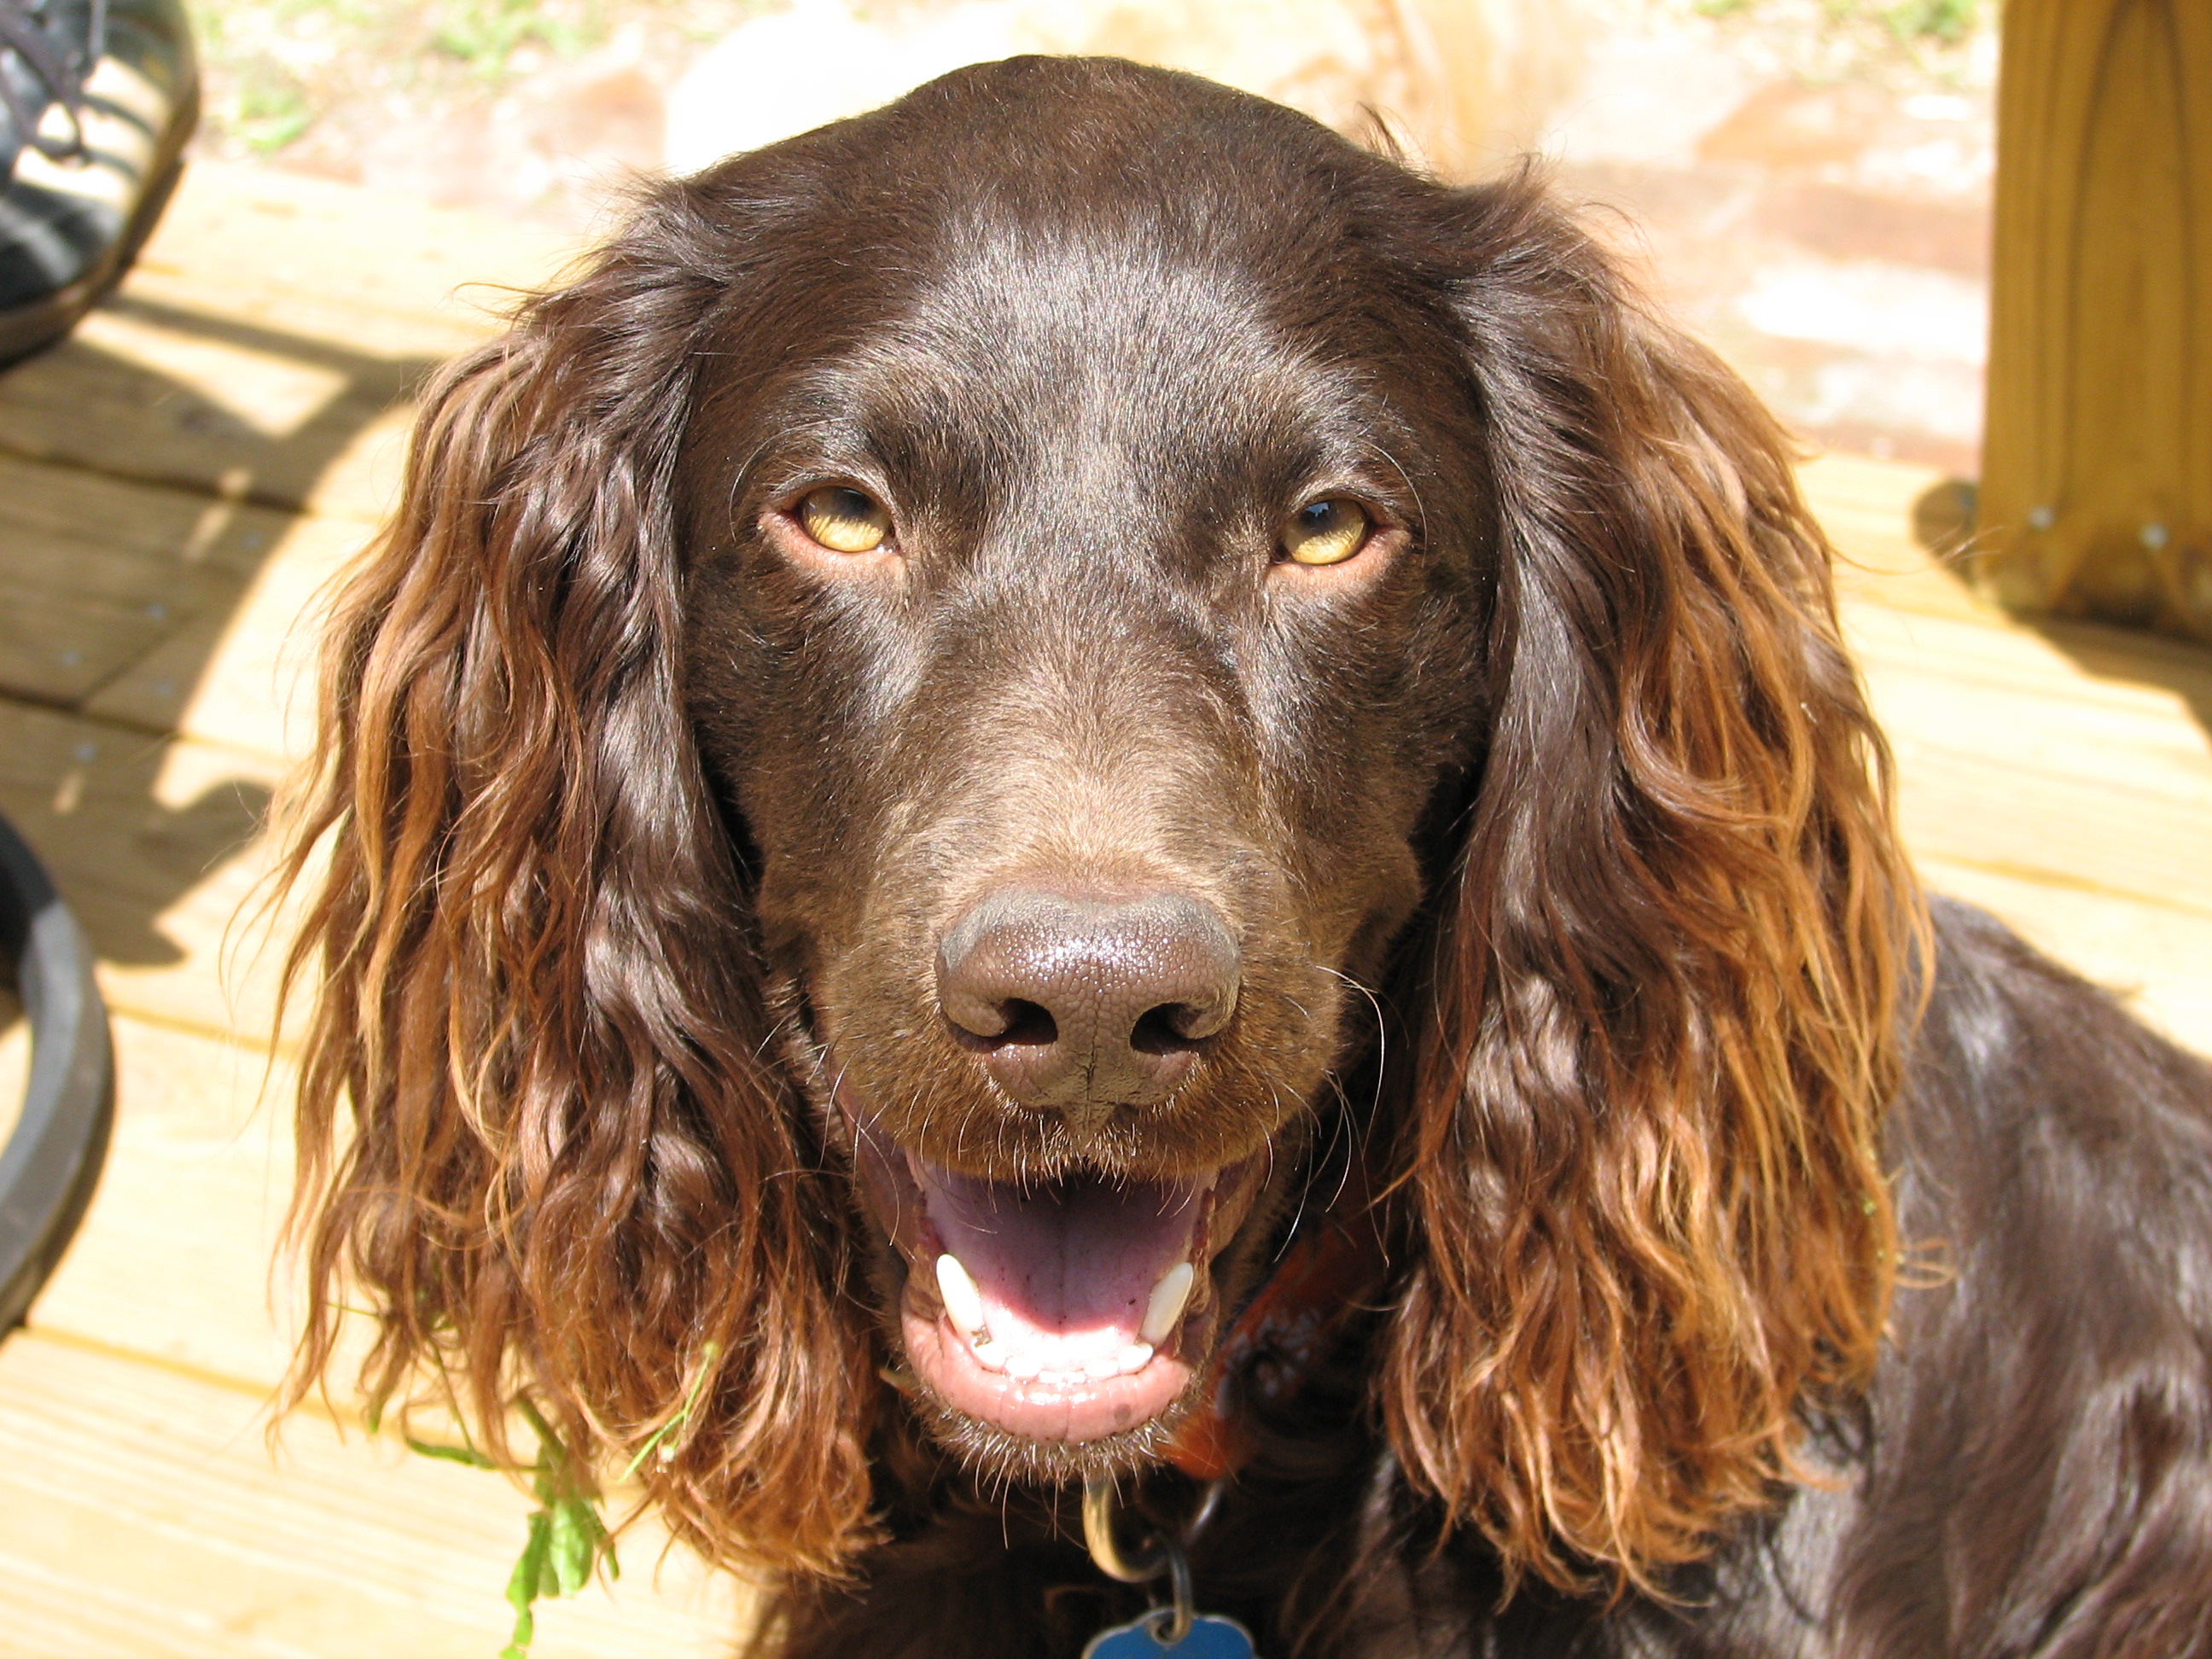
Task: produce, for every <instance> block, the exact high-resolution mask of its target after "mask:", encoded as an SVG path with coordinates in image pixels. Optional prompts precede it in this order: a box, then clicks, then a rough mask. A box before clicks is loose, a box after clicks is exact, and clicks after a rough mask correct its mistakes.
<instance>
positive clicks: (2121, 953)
mask: <svg viewBox="0 0 2212 1659" xmlns="http://www.w3.org/2000/svg"><path fill="white" fill-rule="evenodd" d="M1917 864H1918V866H1919V870H1920V874H1921V878H1922V879H1923V880H1924V881H1925V882H1927V884H1928V885H1929V887H1930V888H1932V889H1934V890H1936V891H1938V892H1943V893H1948V894H1949V895H1951V896H1953V897H1954V898H1961V899H1964V900H1966V902H1968V903H1969V904H1978V905H1980V906H1981V907H1982V908H1984V909H1985V910H1988V911H1990V912H1991V913H1992V914H1994V915H1999V916H2002V917H2003V918H2004V920H2005V921H2007V922H2008V923H2009V924H2010V925H2011V926H2012V927H2013V928H2014V929H2015V931H2017V932H2018V933H2020V935H2021V937H2022V938H2023V939H2027V941H2028V943H2029V944H2031V945H2034V946H2035V947H2036V948H2037V949H2039V950H2040V951H2045V952H2047V953H2048V954H2049V955H2051V957H2055V958H2057V960H2058V961H2060V962H2063V963H2065V964H2066V965H2067V966H2068V967H2069V968H2071V969H2074V971H2075V972H2076V973H2078V974H2080V975H2082V976H2083V977H2085V978H2087V979H2089V980H2093V981H2095V982H2096V983H2098V984H2100V985H2102V986H2104V987H2106V989H2107V990H2110V991H2113V992H2117V993H2118V994H2119V995H2120V996H2121V997H2122V998H2124V1000H2126V1001H2127V1003H2128V1005H2129V1006H2130V1008H2132V1009H2133V1010H2134V1011H2135V1012H2136V1014H2137V1015H2138V1016H2139V1017H2140V1018H2142V1019H2144V1020H2145V1021H2147V1022H2148V1024H2152V1025H2154V1026H2155V1027H2157V1028H2158V1029H2159V1030H2161V1031H2164V1032H2165V1033H2166V1035H2167V1036H2170V1037H2172V1038H2173V1040H2174V1041H2175V1042H2179V1043H2182V1044H2184V1045H2185V1046H2186V1047H2188V1048H2194V1049H2195V1050H2197V1053H2199V1054H2207V1055H2212V916H2205V915H2197V913H2195V912H2193V911H2186V910H2177V909H2175V908H2172V906H2171V905H2166V904H2153V903H2146V902H2143V901H2142V900H2141V899H2139V898H2136V897H2132V896H2126V895H2122V894H2117V893H2109V892H2102V891H2099V890H2094V889H2092V888H2089V887H2086V886H2084V887H2069V886H2067V885H2065V884H2063V883H2058V882H2054V881H2051V879H2049V878H2048V877H2047V876H2044V875H2037V876H2027V875H2022V874H2021V873H2019V872H2015V871H2010V870H2005V869H2001V868H1994V867H1989V866H1977V865H1972V864H1965V863H1960V862H1959V861H1958V860H1953V859H1947V858H1942V857H1941V856H1938V855H1935V854H1920V855H1919V856H1918V858H1917Z"/></svg>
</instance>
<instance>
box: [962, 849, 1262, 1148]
mask: <svg viewBox="0 0 2212 1659" xmlns="http://www.w3.org/2000/svg"><path fill="white" fill-rule="evenodd" d="M1237 969H1238V953H1237V940H1236V939H1235V937H1234V936H1233V935H1232V934H1231V933H1230V931H1229V929H1228V928H1227V927H1225V925H1224V924H1223V922H1222V921H1221V919H1220V917H1218V915H1215V914H1214V912H1213V910H1212V908H1211V907H1210V906H1208V905H1206V904H1203V903H1200V902H1199V901H1198V900H1196V899H1193V898H1188V897H1184V896H1181V895H1177V894H1173V893H1155V894H1151V895H1148V896H1145V897H1143V898H1133V899H1111V900H1096V899H1085V898H1077V897H1073V896H1070V895H1067V894H1064V893H1054V892H1049V891H1041V890H1036V889H1034V888H1008V889H1004V890H1000V891H999V892H995V893H992V894H990V895H988V896H986V897H984V898H983V899H981V900H980V901H979V902H977V903H976V904H975V906H974V907H973V908H970V909H969V911H968V913H967V914H966V915H963V916H962V917H961V918H960V920H959V921H957V922H955V923H954V924H953V925H952V927H951V929H949V930H948V931H947V932H946V933H945V938H944V940H943V942H942V943H940V944H939V945H938V947H937V997H938V1001H939V1004H940V1005H941V1006H943V1007H944V1010H945V1018H948V1019H949V1020H951V1022H952V1026H953V1029H954V1030H955V1031H956V1032H957V1033H958V1034H959V1036H960V1037H961V1039H962V1040H963V1042H966V1043H967V1044H968V1045H969V1046H970V1047H972V1048H976V1049H978V1050H980V1051H981V1054H982V1059H983V1064H984V1065H985V1066H987V1067H988V1068H989V1069H990V1073H991V1075H992V1076H993V1077H994V1078H995V1079H998V1082H999V1086H1000V1087H1001V1088H1002V1089H1004V1090H1005V1091H1006V1092H1007V1093H1008V1094H1009V1095H1011V1096H1012V1097H1013V1098H1014V1099H1016V1100H1018V1101H1019V1102H1021V1103H1023V1104H1024V1105H1025V1106H1042V1107H1050V1108H1054V1109H1058V1110H1060V1111H1063V1112H1070V1113H1073V1114H1076V1115H1087V1114H1086V1109H1088V1112H1089V1113H1095V1112H1097V1110H1098V1109H1102V1108H1109V1107H1112V1106H1116V1105H1143V1104H1146V1103H1150V1102H1152V1101H1157V1100H1158V1099H1160V1098H1161V1097H1164V1096H1165V1095H1166V1094H1167V1093H1168V1092H1169V1091H1170V1090H1172V1089H1173V1088H1174V1087H1175V1086H1176V1085H1177V1084H1178V1083H1180V1082H1182V1079H1183V1077H1184V1076H1185V1075H1186V1074H1187V1073H1188V1072H1189V1070H1190V1068H1191V1066H1192V1065H1193V1063H1194V1060H1195V1059H1196V1056H1197V1051H1198V1049H1199V1048H1200V1046H1201V1045H1202V1044H1203V1043H1204V1042H1205V1041H1206V1038H1208V1037H1210V1036H1213V1035H1214V1034H1215V1033H1216V1032H1218V1031H1219V1030H1221V1029H1222V1027H1224V1026H1225V1025H1226V1024H1229V1018H1230V1016H1231V1014H1233V1013H1234V1012H1236V1010H1237Z"/></svg>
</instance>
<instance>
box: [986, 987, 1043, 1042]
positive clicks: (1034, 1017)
mask: <svg viewBox="0 0 2212 1659" xmlns="http://www.w3.org/2000/svg"><path fill="white" fill-rule="evenodd" d="M999 1011H1000V1012H1001V1013H1002V1014H1004V1015H1005V1016H1006V1030H1002V1031H1000V1033H999V1035H998V1036H995V1037H994V1038H992V1039H991V1041H992V1042H994V1043H1009V1042H1011V1043H1016V1044H1018V1045H1021V1046H1023V1047H1026V1048H1040V1047H1042V1046H1043V1045H1044V1044H1046V1043H1048V1042H1058V1041H1059V1040H1060V1027H1059V1026H1058V1025H1057V1024H1054V1022H1053V1018H1052V1013H1051V1011H1050V1010H1048V1009H1046V1008H1043V1007H1041V1006H1038V1005H1037V1004H1036V1003H1034V1002H1024V1001H1023V1000H1021V999H1020V998H1019V997H1014V998H1012V999H1010V1000H1007V1001H1006V1002H1004V1003H1001V1004H1000V1010H999Z"/></svg>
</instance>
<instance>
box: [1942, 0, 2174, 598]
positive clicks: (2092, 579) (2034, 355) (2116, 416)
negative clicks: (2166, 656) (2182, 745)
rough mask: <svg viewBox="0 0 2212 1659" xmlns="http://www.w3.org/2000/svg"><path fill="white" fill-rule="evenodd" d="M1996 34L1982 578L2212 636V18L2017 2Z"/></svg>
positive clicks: (2144, 4)
mask: <svg viewBox="0 0 2212 1659" xmlns="http://www.w3.org/2000/svg"><path fill="white" fill-rule="evenodd" d="M2002 39H2003V52H2004V63H2003V72H2002V76H2000V78H1999V82H1998V107H1997V172H1996V197H1995V205H1996V214H1995V226H1994V231H1995V241H1994V257H1993V258H1992V262H1991V270H1990V367H1989V389H1988V390H1989V397H1988V408H1989V418H1988V422H1987V425H1988V436H1987V441H1986V444H1985V451H1986V455H1987V462H1986V465H1984V469H1983V490H1982V500H1981V505H1982V511H1981V514H1980V518H1981V523H1982V526H1983V527H1984V532H1985V538H1984V543H1983V545H1982V546H1981V548H1980V549H1979V550H1978V553H1977V556H1976V560H1977V564H1978V567H1979V572H1980V575H1981V578H1982V579H1983V580H1985V581H1986V582H1988V583H1989V585H1990V586H1991V587H1992V588H1993V590H1994V591H1995V592H1996V593H1997V594H1998V595H1999V596H2000V597H2002V599H2004V600H2005V601H2006V602H2007V603H2008V604H2010V605H2017V606H2020V607H2021V608H2022V609H2026V610H2034V611H2058V612H2062V613H2064V614H2068V615H2073V616H2093V617H2104V618H2106V619H2108V620H2111V621H2114V622H2120V623H2130V624H2134V625H2139V626H2149V627H2155V628H2159V629H2165V630H2167V631H2170V632H2172V633H2176V634H2179V635H2194V636H2196V637H2197V638H2200V639H2208V640H2212V337H2207V335H2206V334H2205V332H2204V331H2203V305H2204V292H2205V289H2204V284H2205V280H2206V278H2205V273H2206V271H2207V270H2212V214H2208V213H2206V212H2205V211H2204V206H2203V204H2204V202H2205V199H2206V196H2207V192H2208V191H2212V125H2208V124H2207V123H2206V122H2205V121H2204V120H2203V118H2202V115H2201V113H2200V112H2199V110H2200V106H2201V104H2202V101H2203V98H2204V97H2205V95H2206V94H2207V93H2208V92H2212V8H2207V7H2206V6H2205V5H2204V4H2203V3H2202V0H2008V5H2007V7H2006V10H2005V18H2004V29H2003V37H2002Z"/></svg>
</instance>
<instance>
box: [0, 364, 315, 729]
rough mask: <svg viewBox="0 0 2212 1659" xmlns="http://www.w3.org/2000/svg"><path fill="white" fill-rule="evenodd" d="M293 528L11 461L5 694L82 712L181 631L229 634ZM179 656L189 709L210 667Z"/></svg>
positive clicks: (179, 701)
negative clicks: (229, 623)
mask: <svg viewBox="0 0 2212 1659" xmlns="http://www.w3.org/2000/svg"><path fill="white" fill-rule="evenodd" d="M0 384H5V382H4V381H0ZM292 522H293V521H292V520H290V519H289V518H288V517H287V516H286V515H283V514H281V513H272V512H270V511H268V510H267V509H265V508H263V507H252V506H247V505H244V504H241V503H240V502H237V501H222V500H210V498H209V497H207V496H206V495H200V494H197V493H195V492H191V491H185V490H180V489H163V488H160V487H156V486H150V485H146V484H141V483H131V482H128V481H125V480H122V479H118V478H114V477H108V476H106V475H104V474H100V473H96V472H87V471H79V470H77V469H75V468H70V467H58V466H51V465H40V464H39V463H36V462H33V461H26V460H24V459H21V458H20V457H15V456H10V455H7V454H4V453H0V691H4V692H10V693H14V694H15V695H18V696H27V697H30V698H33V699H34V700H37V701H40V702H60V703H70V704H75V703H78V702H82V700H83V699H85V698H86V697H88V696H91V695H93V694H94V692H96V691H98V690H100V688H101V687H103V686H105V685H106V684H108V683H110V682H111V681H112V680H114V679H115V678H118V676H120V675H122V674H124V673H125V672H126V671H128V670H130V669H131V668H132V667H133V666H135V665H137V664H138V663H139V662H141V661H142V660H143V659H145V658H146V657H147V656H148V655H149V654H150V653H154V652H155V651H156V650H157V649H159V648H160V647H163V646H164V645H165V644H166V643H167V642H168V641H172V640H173V639H175V638H176V637H177V636H178V635H179V634H180V633H187V632H190V631H191V630H192V629H195V628H202V629H204V628H209V627H213V628H216V629H220V627H221V625H222V621H223V620H224V619H225V618H227V617H228V614H229V612H230V611H231V609H232V607H234V605H236V604H237V603H238V601H239V599H240V596H241V595H242V594H243V593H244V592H246V587H247V586H248V584H249V583H250V582H251V581H252V577H253V574H254V573H255V572H256V571H257V570H258V568H260V566H261V564H262V563H263V562H264V560H265V559H267V558H268V556H270V551H271V550H272V549H274V548H276V546H278V545H279V544H280V543H281V542H283V539H284V538H285V535H286V532H287V530H288V528H289V526H290V525H291V523H292ZM352 533H354V534H355V535H356V536H357V535H358V533H359V532H358V530H357V529H356V530H354V531H353V532H352ZM171 656H172V660H171V662H170V663H169V665H168V666H167V668H166V669H165V670H164V671H165V672H167V673H168V674H170V675H171V676H173V678H174V687H173V700H174V702H175V703H176V706H177V707H178V708H181V707H182V706H183V701H184V698H185V696H186V695H188V694H189V691H190V690H191V686H192V684H195V683H196V682H197V678H198V673H199V666H200V665H199V663H197V662H186V661H183V660H176V659H174V653H171ZM179 688H180V689H179ZM149 712H150V711H149ZM141 723H142V724H149V725H152V726H157V727H158V726H164V725H167V723H168V722H167V720H161V719H160V718H159V717H158V714H156V715H155V717H154V718H152V719H150V720H142V721H141Z"/></svg>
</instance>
